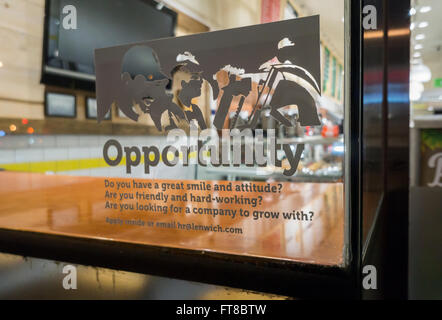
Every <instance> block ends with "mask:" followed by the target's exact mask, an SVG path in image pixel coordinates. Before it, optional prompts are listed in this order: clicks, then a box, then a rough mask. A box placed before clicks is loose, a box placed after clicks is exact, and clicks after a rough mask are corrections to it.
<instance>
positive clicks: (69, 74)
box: [42, 0, 177, 91]
mask: <svg viewBox="0 0 442 320" xmlns="http://www.w3.org/2000/svg"><path fill="white" fill-rule="evenodd" d="M64 8H66V9H65V10H63V9H64ZM72 8H74V11H75V18H76V21H75V24H74V26H75V29H72V28H66V24H63V19H71V18H72V17H74V16H73V15H72ZM68 15H70V16H69V17H68ZM176 17H177V14H176V12H174V11H172V10H171V9H169V8H167V7H165V6H163V5H162V4H159V3H157V2H156V1H154V0H93V1H90V0H46V16H45V30H44V44H43V47H44V48H43V50H44V52H43V67H42V83H44V84H48V85H56V86H65V87H69V88H78V89H85V90H91V91H93V90H95V75H94V73H95V70H94V50H95V49H98V48H105V47H111V46H116V45H122V44H126V43H134V42H138V41H146V40H152V39H158V38H165V37H171V36H174V30H175V25H176ZM69 26H72V24H71V23H70V24H69Z"/></svg>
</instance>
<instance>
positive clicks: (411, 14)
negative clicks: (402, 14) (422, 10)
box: [410, 8, 416, 16]
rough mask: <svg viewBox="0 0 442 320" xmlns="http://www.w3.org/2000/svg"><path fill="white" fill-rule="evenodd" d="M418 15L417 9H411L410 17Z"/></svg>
mask: <svg viewBox="0 0 442 320" xmlns="http://www.w3.org/2000/svg"><path fill="white" fill-rule="evenodd" d="M415 14H416V9H415V8H411V9H410V16H414V15H415Z"/></svg>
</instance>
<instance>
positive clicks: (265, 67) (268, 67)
mask: <svg viewBox="0 0 442 320" xmlns="http://www.w3.org/2000/svg"><path fill="white" fill-rule="evenodd" d="M294 46H295V44H294V43H293V42H292V41H291V40H290V39H288V38H284V39H282V40H281V41H279V43H278V52H277V54H276V56H275V57H274V58H273V59H271V60H269V61H267V62H266V63H264V64H262V65H261V66H260V68H259V69H260V70H262V71H266V72H269V75H268V78H267V81H266V83H267V86H268V87H269V88H270V89H271V88H272V87H273V85H274V82H275V81H276V76H277V75H278V74H279V73H280V74H282V76H283V80H279V81H278V82H277V85H276V88H275V90H274V93H273V95H272V98H271V101H270V103H269V104H270V115H271V116H272V117H273V118H275V119H276V120H278V121H279V122H281V123H282V124H284V125H285V126H287V127H292V126H293V123H291V122H290V121H289V120H288V119H287V118H285V117H284V116H283V115H282V114H281V113H280V112H279V109H281V108H283V107H286V106H288V105H297V106H298V112H299V119H298V121H299V122H300V124H301V126H309V125H310V126H314V125H320V124H321V122H320V121H319V117H318V113H317V111H316V102H315V100H314V98H313V96H312V95H311V94H310V92H309V91H308V90H307V89H306V88H304V87H303V86H302V85H300V84H299V83H297V82H295V81H293V80H289V79H287V77H288V74H291V75H293V76H297V77H300V78H301V79H304V80H305V81H307V82H308V83H310V84H311V85H312V86H313V88H314V89H315V90H316V91H317V92H318V93H319V86H318V84H317V83H316V81H315V80H314V79H313V77H312V76H311V74H310V73H309V72H308V71H307V70H305V69H304V68H302V67H299V66H297V65H294V64H293V63H292V61H290V59H291V57H292V56H293V55H292V52H293V50H295V49H294ZM258 115H259V112H258V113H257V114H256V115H255V119H252V123H255V122H256V121H254V120H256V119H257V117H258Z"/></svg>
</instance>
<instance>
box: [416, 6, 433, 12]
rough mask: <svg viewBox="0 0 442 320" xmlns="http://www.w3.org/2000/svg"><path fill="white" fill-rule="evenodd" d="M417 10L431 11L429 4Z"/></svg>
mask: <svg viewBox="0 0 442 320" xmlns="http://www.w3.org/2000/svg"><path fill="white" fill-rule="evenodd" d="M419 11H420V12H421V13H426V12H430V11H431V7H430V6H425V7H422V8H421V9H420V10H419Z"/></svg>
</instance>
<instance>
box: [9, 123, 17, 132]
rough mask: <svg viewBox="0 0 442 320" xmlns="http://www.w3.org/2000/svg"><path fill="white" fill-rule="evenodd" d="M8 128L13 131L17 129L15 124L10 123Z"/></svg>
mask: <svg viewBox="0 0 442 320" xmlns="http://www.w3.org/2000/svg"><path fill="white" fill-rule="evenodd" d="M9 130H10V131H11V132H15V131H16V130H17V126H16V125H15V124H11V125H10V126H9Z"/></svg>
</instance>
